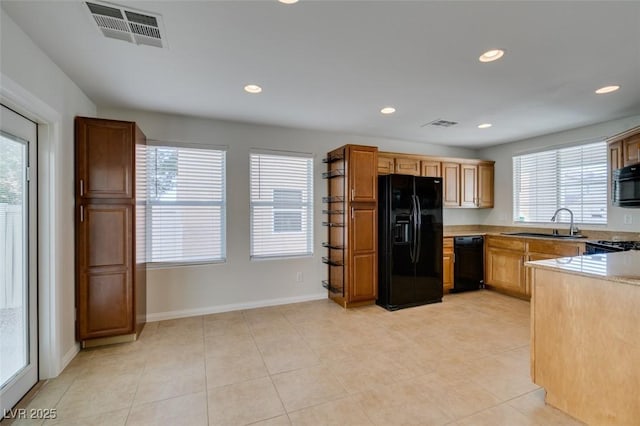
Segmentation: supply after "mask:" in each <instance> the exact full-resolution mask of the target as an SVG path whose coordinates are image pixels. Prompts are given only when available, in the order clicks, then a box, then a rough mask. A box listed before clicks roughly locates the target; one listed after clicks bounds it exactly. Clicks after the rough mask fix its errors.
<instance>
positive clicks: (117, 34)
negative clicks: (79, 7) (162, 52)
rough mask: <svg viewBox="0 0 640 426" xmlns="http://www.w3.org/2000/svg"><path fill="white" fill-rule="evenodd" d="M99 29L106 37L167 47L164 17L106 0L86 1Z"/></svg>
mask: <svg viewBox="0 0 640 426" xmlns="http://www.w3.org/2000/svg"><path fill="white" fill-rule="evenodd" d="M86 4H87V7H88V8H89V12H90V13H91V16H93V19H94V21H95V23H96V24H97V25H98V29H99V30H100V32H102V34H104V36H105V37H109V38H115V39H118V40H124V41H128V42H129V43H135V44H144V45H146V46H154V47H167V46H166V41H165V40H163V37H162V34H163V33H164V28H163V26H162V17H161V16H160V15H157V14H151V13H148V12H142V11H136V10H132V9H130V8H126V7H124V6H119V5H116V4H110V3H104V2H95V1H92V2H86Z"/></svg>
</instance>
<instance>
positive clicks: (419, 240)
mask: <svg viewBox="0 0 640 426" xmlns="http://www.w3.org/2000/svg"><path fill="white" fill-rule="evenodd" d="M413 197H414V201H415V204H416V208H415V211H416V240H417V243H416V254H415V258H416V263H418V262H419V261H420V251H422V232H421V230H422V206H421V205H420V199H419V198H418V196H417V195H414V196H413Z"/></svg>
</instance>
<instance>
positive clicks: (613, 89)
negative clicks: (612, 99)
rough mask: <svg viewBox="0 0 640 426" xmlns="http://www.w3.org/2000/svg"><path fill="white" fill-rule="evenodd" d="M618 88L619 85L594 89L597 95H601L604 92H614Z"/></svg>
mask: <svg viewBox="0 0 640 426" xmlns="http://www.w3.org/2000/svg"><path fill="white" fill-rule="evenodd" d="M619 88H620V86H604V87H601V88H599V89H598V90H596V93H597V94H598V95H603V94H605V93H611V92H615V91H616V90H618V89H619Z"/></svg>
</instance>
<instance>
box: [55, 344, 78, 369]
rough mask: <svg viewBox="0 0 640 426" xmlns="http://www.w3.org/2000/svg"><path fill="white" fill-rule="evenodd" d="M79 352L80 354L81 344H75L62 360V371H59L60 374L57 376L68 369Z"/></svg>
mask: <svg viewBox="0 0 640 426" xmlns="http://www.w3.org/2000/svg"><path fill="white" fill-rule="evenodd" d="M78 352H80V344H79V343H75V344H74V345H73V346H71V348H70V349H69V350H68V351H67V353H66V354H64V356H63V357H62V359H61V360H60V370H59V371H58V374H56V376H57V375H59V374H60V373H62V371H63V370H64V369H65V368H67V365H69V363H70V362H71V361H72V360H73V358H75V357H76V355H78Z"/></svg>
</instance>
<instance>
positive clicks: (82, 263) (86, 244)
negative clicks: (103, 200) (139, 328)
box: [77, 204, 134, 340]
mask: <svg viewBox="0 0 640 426" xmlns="http://www.w3.org/2000/svg"><path fill="white" fill-rule="evenodd" d="M132 224H133V206H132V205H122V204H88V205H83V206H81V207H80V211H79V217H78V223H77V230H78V234H77V235H78V239H77V244H78V252H77V253H78V256H77V274H78V279H77V283H78V288H77V297H78V306H77V308H78V338H79V339H80V340H85V339H90V338H94V337H105V336H112V335H116V334H127V333H133V332H134V317H133V288H132V283H133V275H132V273H133V269H132V259H133V238H132Z"/></svg>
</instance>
